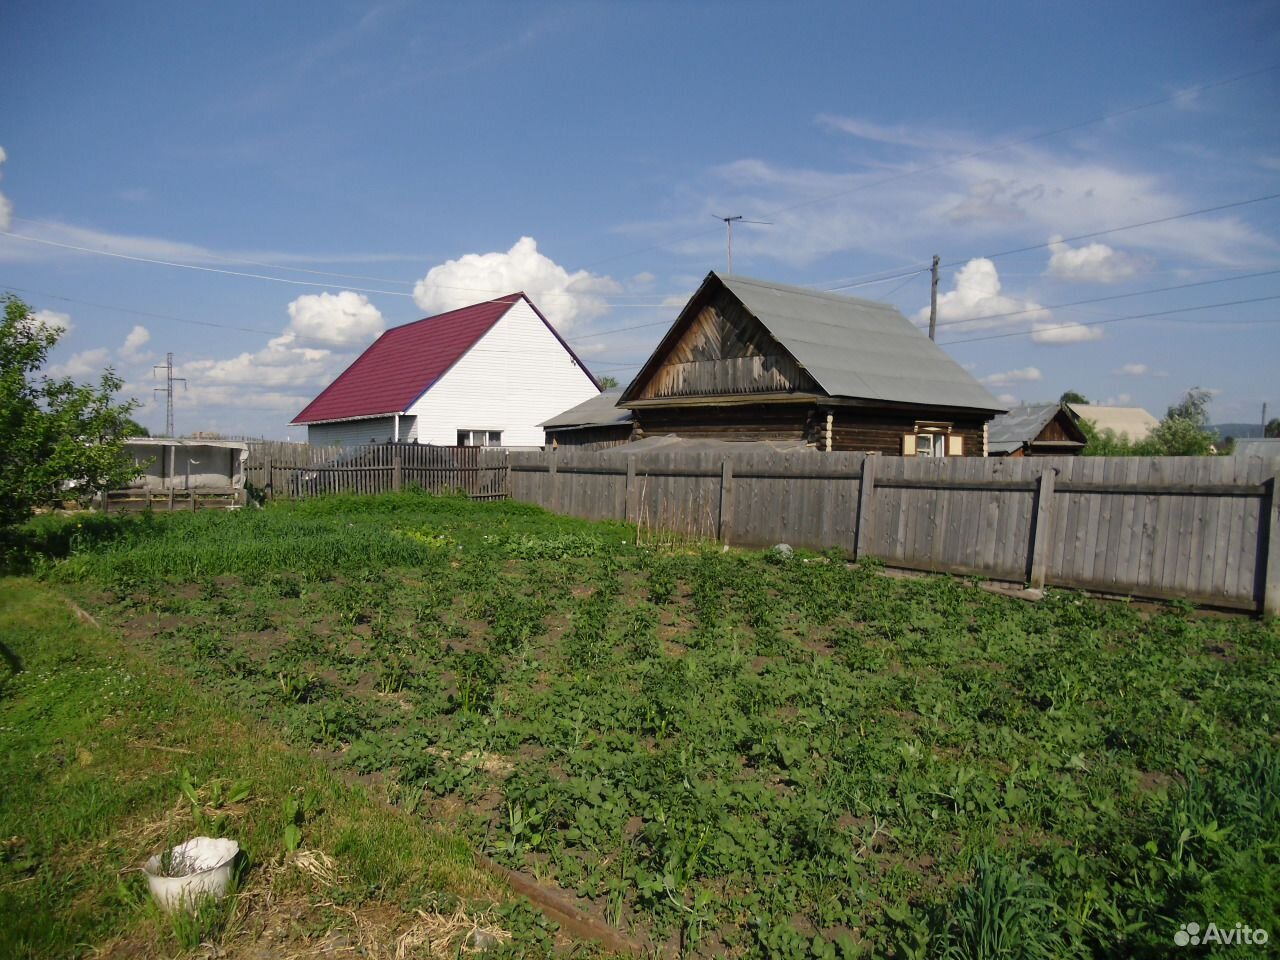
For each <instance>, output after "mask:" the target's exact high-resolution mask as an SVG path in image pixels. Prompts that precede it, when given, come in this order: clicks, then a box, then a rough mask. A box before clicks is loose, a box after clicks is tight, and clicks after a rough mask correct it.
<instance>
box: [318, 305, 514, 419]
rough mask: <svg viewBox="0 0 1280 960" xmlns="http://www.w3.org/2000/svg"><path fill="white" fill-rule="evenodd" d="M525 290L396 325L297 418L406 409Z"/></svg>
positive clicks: (343, 417)
mask: <svg viewBox="0 0 1280 960" xmlns="http://www.w3.org/2000/svg"><path fill="white" fill-rule="evenodd" d="M523 296H524V294H523V293H513V294H511V295H510V296H506V297H499V298H498V299H496V300H487V301H485V302H484V303H475V304H472V305H471V306H469V307H463V308H461V309H460V310H451V311H449V312H448V313H442V314H440V315H439V316H435V317H427V318H426V319H425V320H416V321H414V322H413V323H406V324H405V325H404V326H402V327H392V328H391V329H390V330H388V331H387V332H386V333H384V334H383V335H382V336H380V337H379V338H378V339H377V340H375V341H373V343H372V344H371V345H370V346H369V348H368V349H367V350H365V352H364V353H362V354H360V356H358V357H357V358H356V360H355V362H354V363H353V364H351V366H349V367H347V369H346V370H344V371H342V373H341V374H339V376H338V379H336V380H334V381H333V383H331V384H329V386H327V387H325V388H324V390H322V391H321V392H320V395H319V396H318V397H316V398H315V399H314V400H312V401H311V402H310V403H309V404H307V406H306V408H305V409H303V411H302V412H301V413H300V414H298V415H297V416H296V417H294V418H293V422H294V423H320V422H323V421H325V420H348V419H351V418H353V417H372V416H379V415H382V414H391V413H403V412H404V411H405V410H407V409H409V407H410V405H411V404H412V403H413V401H415V400H417V399H418V397H420V396H422V394H423V393H425V392H426V391H427V389H428V388H429V387H430V386H431V385H432V384H433V383H435V382H436V380H438V379H439V378H440V376H441V374H443V373H445V372H446V371H447V370H448V369H449V368H450V367H452V366H453V365H454V364H455V363H457V362H458V360H459V359H461V357H462V355H463V354H465V353H466V352H467V351H468V350H470V349H471V348H472V347H473V346H474V345H475V343H476V341H477V340H479V339H480V338H481V337H483V336H484V335H485V334H486V333H488V332H489V330H490V328H491V327H492V326H493V325H494V324H495V323H497V322H498V320H499V319H501V318H502V316H503V314H505V313H506V312H507V311H508V310H510V309H511V306H512V304H514V303H516V302H517V301H519V300H520V299H521V298H522V297H523Z"/></svg>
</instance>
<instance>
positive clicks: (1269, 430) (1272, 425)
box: [1262, 417, 1280, 437]
mask: <svg viewBox="0 0 1280 960" xmlns="http://www.w3.org/2000/svg"><path fill="white" fill-rule="evenodd" d="M1262 435H1263V436H1264V437H1280V417H1272V418H1271V419H1270V420H1268V421H1267V425H1266V426H1265V427H1263V428H1262Z"/></svg>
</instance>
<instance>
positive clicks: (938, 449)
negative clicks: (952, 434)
mask: <svg viewBox="0 0 1280 960" xmlns="http://www.w3.org/2000/svg"><path fill="white" fill-rule="evenodd" d="M946 455H947V435H946V434H945V433H921V434H917V435H916V456H917V457H945V456H946Z"/></svg>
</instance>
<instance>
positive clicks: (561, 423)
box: [538, 390, 631, 430]
mask: <svg viewBox="0 0 1280 960" xmlns="http://www.w3.org/2000/svg"><path fill="white" fill-rule="evenodd" d="M620 396H622V391H621V390H610V391H609V392H607V393H600V394H597V395H596V396H594V397H592V398H591V399H590V400H584V401H582V403H580V404H578V405H577V406H576V407H570V408H569V409H568V410H566V411H564V413H558V414H556V415H555V416H554V417H552V418H551V419H550V420H546V421H544V422H542V423H540V424H538V426H540V427H542V428H543V429H545V430H563V429H566V428H568V427H611V426H613V425H614V424H619V423H630V422H631V411H630V410H623V409H622V408H621V407H619V406H618V397H620Z"/></svg>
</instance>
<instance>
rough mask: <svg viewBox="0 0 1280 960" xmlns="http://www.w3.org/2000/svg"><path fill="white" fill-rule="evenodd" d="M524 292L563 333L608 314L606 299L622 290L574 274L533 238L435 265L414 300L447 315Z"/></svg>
mask: <svg viewBox="0 0 1280 960" xmlns="http://www.w3.org/2000/svg"><path fill="white" fill-rule="evenodd" d="M519 291H524V292H525V293H527V294H528V295H529V298H530V299H531V300H532V301H533V302H534V303H536V304H537V305H538V309H540V310H541V311H542V312H543V313H545V314H546V315H547V318H548V319H550V320H551V321H552V322H553V323H554V324H555V325H556V327H557V328H558V329H559V330H561V331H562V332H563V331H565V330H568V329H569V328H571V327H572V326H573V325H574V324H576V323H579V322H582V321H586V320H591V319H593V318H595V317H598V316H601V315H602V314H604V313H607V312H608V310H609V304H608V302H607V301H606V300H605V299H604V295H606V294H614V293H620V292H621V291H622V287H621V285H620V284H618V282H617V281H616V280H613V279H612V278H611V277H606V276H597V275H596V274H592V273H589V272H587V271H586V270H579V271H577V272H576V273H570V272H569V271H568V270H566V269H565V268H564V267H562V266H560V265H559V264H558V263H556V262H555V261H554V260H552V259H551V258H550V257H547V256H545V255H544V254H541V253H539V252H538V244H537V242H536V241H535V240H534V239H533V238H532V237H521V238H520V239H519V240H517V241H516V243H515V245H514V246H513V247H512V248H511V249H510V250H508V251H507V252H506V253H468V254H465V255H463V256H461V257H459V258H458V259H456V260H447V261H445V262H444V263H442V264H439V265H438V266H435V267H432V268H431V269H430V270H428V271H427V275H426V276H425V277H423V278H422V279H421V280H419V281H418V282H417V283H416V284H415V285H414V288H413V299H414V302H415V303H417V305H418V306H419V307H421V308H422V309H423V310H426V311H427V312H428V313H443V312H445V311H447V310H456V309H458V308H459V307H465V306H468V305H470V304H473V303H477V302H480V301H483V300H489V299H492V298H494V297H500V296H504V295H506V294H509V293H517V292H519Z"/></svg>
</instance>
